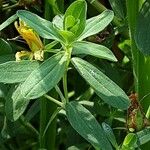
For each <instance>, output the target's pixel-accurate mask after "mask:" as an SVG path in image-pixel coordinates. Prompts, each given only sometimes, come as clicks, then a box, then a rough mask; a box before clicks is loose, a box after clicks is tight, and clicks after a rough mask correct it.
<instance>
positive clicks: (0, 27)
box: [0, 14, 18, 31]
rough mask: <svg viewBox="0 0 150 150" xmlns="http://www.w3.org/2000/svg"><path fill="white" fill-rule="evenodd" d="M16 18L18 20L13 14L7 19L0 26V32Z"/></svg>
mask: <svg viewBox="0 0 150 150" xmlns="http://www.w3.org/2000/svg"><path fill="white" fill-rule="evenodd" d="M17 18H18V16H17V15H16V14H14V15H13V16H11V17H10V18H8V19H7V20H6V21H5V22H3V23H2V24H1V25H0V31H1V30H3V29H4V28H6V27H7V26H8V25H10V24H11V23H12V22H14V21H15V20H16V19H17Z"/></svg>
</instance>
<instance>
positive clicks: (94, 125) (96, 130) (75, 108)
mask: <svg viewBox="0 0 150 150" xmlns="http://www.w3.org/2000/svg"><path fill="white" fill-rule="evenodd" d="M66 115H67V118H68V120H69V122H70V124H71V125H72V127H73V128H74V129H75V130H76V131H77V132H78V133H79V134H80V135H81V136H82V137H83V138H85V139H86V140H87V141H88V142H90V143H91V144H92V145H93V146H94V147H95V148H97V149H101V150H112V147H111V144H110V143H109V141H108V139H107V137H106V135H105V132H104V131H103V129H102V128H101V126H100V125H99V123H98V122H97V121H96V119H95V118H94V116H93V115H92V114H91V113H90V112H89V111H88V110H87V109H86V108H85V107H83V106H82V105H81V104H79V103H77V102H75V101H73V102H70V103H67V104H66Z"/></svg>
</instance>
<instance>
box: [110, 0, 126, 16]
mask: <svg viewBox="0 0 150 150" xmlns="http://www.w3.org/2000/svg"><path fill="white" fill-rule="evenodd" d="M109 3H110V5H111V7H112V9H113V11H114V12H115V14H116V16H117V17H119V18H122V19H124V18H125V17H126V1H125V0H109Z"/></svg>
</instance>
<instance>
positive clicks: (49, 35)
mask: <svg viewBox="0 0 150 150" xmlns="http://www.w3.org/2000/svg"><path fill="white" fill-rule="evenodd" d="M17 15H18V17H19V18H20V19H21V20H23V21H24V22H25V23H26V24H27V25H28V26H30V27H31V28H33V29H34V30H35V31H36V32H37V33H38V34H39V35H40V36H41V37H43V38H46V39H53V40H57V41H63V38H62V37H61V36H60V34H59V33H58V31H57V30H56V29H55V28H54V27H53V24H52V23H51V22H50V21H47V20H45V19H43V18H41V17H39V16H38V15H36V14H33V13H31V12H29V11H26V10H18V11H17Z"/></svg>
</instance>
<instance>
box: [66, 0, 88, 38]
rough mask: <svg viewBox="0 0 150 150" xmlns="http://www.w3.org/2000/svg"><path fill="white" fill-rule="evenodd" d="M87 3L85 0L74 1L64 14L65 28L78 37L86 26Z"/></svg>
mask: <svg viewBox="0 0 150 150" xmlns="http://www.w3.org/2000/svg"><path fill="white" fill-rule="evenodd" d="M86 12H87V4H86V1H85V0H77V1H75V2H73V3H72V4H71V5H70V6H69V7H68V9H67V10H66V13H65V16H64V30H68V31H71V32H72V33H74V34H75V35H76V37H78V36H79V35H81V33H82V32H83V30H84V28H85V23H86Z"/></svg>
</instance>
